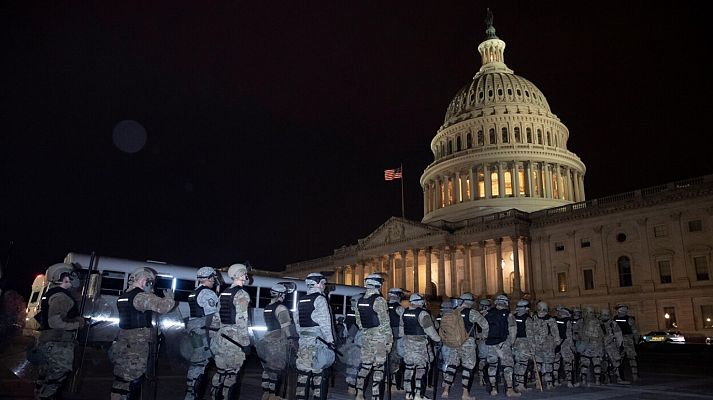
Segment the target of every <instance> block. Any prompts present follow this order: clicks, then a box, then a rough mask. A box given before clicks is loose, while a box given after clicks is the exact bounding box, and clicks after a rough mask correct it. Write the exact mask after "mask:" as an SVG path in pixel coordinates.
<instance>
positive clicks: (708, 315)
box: [701, 306, 713, 329]
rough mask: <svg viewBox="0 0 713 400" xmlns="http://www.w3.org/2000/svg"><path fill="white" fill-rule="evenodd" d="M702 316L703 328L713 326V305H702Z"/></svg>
mask: <svg viewBox="0 0 713 400" xmlns="http://www.w3.org/2000/svg"><path fill="white" fill-rule="evenodd" d="M701 317H703V329H711V328H713V306H701Z"/></svg>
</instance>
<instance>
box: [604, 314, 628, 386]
mask: <svg viewBox="0 0 713 400" xmlns="http://www.w3.org/2000/svg"><path fill="white" fill-rule="evenodd" d="M599 319H600V320H601V321H602V331H604V358H605V359H606V360H607V363H608V365H607V369H606V371H607V373H608V375H609V382H610V383H617V381H618V383H620V384H623V385H626V384H629V382H628V381H625V380H623V379H619V367H620V366H621V353H620V348H621V346H622V345H623V343H624V337H623V336H622V334H621V329H619V325H618V324H617V323H616V322H615V321H612V320H611V313H610V312H609V310H608V309H603V310H601V312H600V313H599Z"/></svg>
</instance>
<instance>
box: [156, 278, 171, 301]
mask: <svg viewBox="0 0 713 400" xmlns="http://www.w3.org/2000/svg"><path fill="white" fill-rule="evenodd" d="M153 287H154V291H153V292H154V294H155V295H156V296H158V297H163V291H164V290H166V289H172V288H173V277H172V276H170V275H158V276H156V282H154V284H153Z"/></svg>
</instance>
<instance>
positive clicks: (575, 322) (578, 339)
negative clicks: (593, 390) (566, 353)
mask: <svg viewBox="0 0 713 400" xmlns="http://www.w3.org/2000/svg"><path fill="white" fill-rule="evenodd" d="M570 323H571V324H572V342H573V343H574V364H573V365H572V371H573V372H574V376H573V379H574V381H575V382H574V386H575V387H578V386H579V384H580V382H579V377H580V373H579V371H580V364H581V362H580V359H581V356H582V354H581V349H583V348H584V347H583V346H582V344H581V343H582V334H581V332H582V310H580V309H579V308H573V309H572V319H571V320H570Z"/></svg>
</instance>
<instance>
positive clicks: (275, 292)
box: [270, 283, 287, 297]
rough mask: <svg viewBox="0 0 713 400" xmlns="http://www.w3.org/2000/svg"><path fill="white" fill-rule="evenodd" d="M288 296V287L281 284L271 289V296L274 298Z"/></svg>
mask: <svg viewBox="0 0 713 400" xmlns="http://www.w3.org/2000/svg"><path fill="white" fill-rule="evenodd" d="M284 294H287V287H286V286H285V285H283V284H281V283H276V284H274V285H272V287H271V288H270V295H271V296H272V297H277V296H281V295H284Z"/></svg>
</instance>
